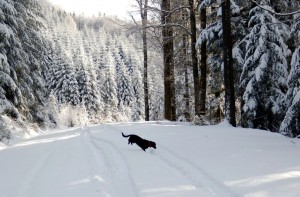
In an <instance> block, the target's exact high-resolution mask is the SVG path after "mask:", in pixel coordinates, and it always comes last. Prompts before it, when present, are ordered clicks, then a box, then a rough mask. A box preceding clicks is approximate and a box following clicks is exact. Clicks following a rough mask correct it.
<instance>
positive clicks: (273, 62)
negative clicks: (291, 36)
mask: <svg viewBox="0 0 300 197" xmlns="http://www.w3.org/2000/svg"><path fill="white" fill-rule="evenodd" d="M264 7H265V8H266V9H268V10H272V8H271V7H270V6H267V5H265V6H264ZM250 16H251V19H250V21H249V27H250V28H251V31H250V33H249V34H248V35H247V45H246V55H245V58H244V59H245V65H244V67H243V72H242V75H241V78H240V81H241V87H242V90H244V96H243V99H244V102H245V103H244V106H243V114H242V118H243V126H246V127H250V128H261V129H267V130H271V131H276V130H278V128H279V125H278V122H280V120H281V119H282V117H283V111H284V94H285V90H286V85H287V84H286V79H287V61H286V57H287V55H288V50H287V46H286V44H285V43H284V39H283V38H282V36H281V32H280V29H279V27H278V26H277V25H276V23H277V22H278V21H277V20H276V18H274V16H273V15H271V14H270V13H269V12H268V11H266V10H263V9H261V8H260V7H254V8H253V9H252V10H251V11H250Z"/></svg>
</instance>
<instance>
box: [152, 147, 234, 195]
mask: <svg viewBox="0 0 300 197" xmlns="http://www.w3.org/2000/svg"><path fill="white" fill-rule="evenodd" d="M159 148H160V151H159V153H154V155H157V156H158V157H159V158H160V159H161V160H162V161H163V162H165V163H166V164H168V165H169V166H171V167H172V168H174V169H175V170H177V171H178V172H179V173H181V174H182V175H183V176H185V177H186V178H188V179H189V180H191V181H192V183H193V184H194V185H195V186H196V188H197V189H199V190H202V192H204V194H206V195H205V196H217V197H228V196H231V197H238V196H239V195H238V194H236V193H234V192H233V191H231V190H230V189H229V188H228V187H226V186H224V185H223V184H221V183H220V182H219V181H217V180H216V179H214V178H213V177H212V176H211V175H209V174H208V173H207V172H205V170H203V169H202V168H200V167H199V166H197V165H196V164H195V163H193V162H192V161H190V160H188V159H186V158H184V157H182V156H180V155H178V154H177V153H175V152H173V151H172V150H170V149H168V148H166V147H164V146H161V145H159Z"/></svg>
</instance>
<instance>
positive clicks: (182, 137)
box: [0, 122, 300, 197]
mask: <svg viewBox="0 0 300 197" xmlns="http://www.w3.org/2000/svg"><path fill="white" fill-rule="evenodd" d="M121 132H124V133H125V134H131V133H134V134H137V135H140V136H141V137H143V138H145V139H149V140H152V141H155V142H156V144H157V149H156V150H154V149H147V150H146V152H144V151H143V150H142V149H140V148H139V147H138V146H136V145H132V146H131V145H128V144H127V140H128V139H127V138H123V137H122V136H121ZM0 196H1V197H101V196H103V197H108V196H110V197H135V196H145V197H150V196H151V197H152V196H153V197H158V196H160V197H165V196H170V197H179V196H181V197H199V196H201V197H206V196H217V197H219V196H220V197H222V196H224V197H231V196H232V197H234V196H257V197H264V196H272V197H276V196H278V197H282V196H289V197H292V196H295V197H296V196H300V141H299V140H298V139H290V138H285V137H283V136H281V135H279V134H275V133H269V132H266V131H259V130H251V129H241V128H232V127H229V126H226V125H218V126H203V127H199V126H191V125H186V124H181V123H170V122H149V123H124V124H103V125H97V126H89V127H84V128H74V129H67V130H60V131H55V132H53V131H52V132H47V133H44V134H41V135H40V136H37V137H34V138H32V139H29V140H25V141H23V142H20V143H17V144H15V145H13V146H11V147H9V148H5V149H2V150H0Z"/></svg>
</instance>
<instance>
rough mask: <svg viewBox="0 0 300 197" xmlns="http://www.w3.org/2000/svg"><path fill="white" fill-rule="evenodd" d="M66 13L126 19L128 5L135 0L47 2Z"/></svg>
mask: <svg viewBox="0 0 300 197" xmlns="http://www.w3.org/2000/svg"><path fill="white" fill-rule="evenodd" d="M48 1H50V2H52V3H53V4H55V5H58V6H60V7H61V8H63V9H64V10H66V11H68V12H75V13H77V14H81V13H84V14H85V15H86V16H92V15H98V13H99V12H101V13H102V14H104V13H105V14H106V15H112V16H114V15H117V16H118V17H119V18H123V17H128V14H127V11H128V10H132V8H131V7H130V5H132V4H134V3H135V0H48Z"/></svg>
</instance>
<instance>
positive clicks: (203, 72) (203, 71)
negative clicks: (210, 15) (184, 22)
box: [200, 0, 207, 115]
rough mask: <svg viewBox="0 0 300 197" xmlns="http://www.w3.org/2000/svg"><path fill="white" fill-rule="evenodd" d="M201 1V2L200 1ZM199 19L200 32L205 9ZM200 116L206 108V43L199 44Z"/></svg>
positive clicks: (204, 26)
mask: <svg viewBox="0 0 300 197" xmlns="http://www.w3.org/2000/svg"><path fill="white" fill-rule="evenodd" d="M202 1H203V0H202ZM200 19H201V30H203V29H205V28H206V8H204V9H201V10H200ZM200 50H201V51H200V55H201V60H200V114H201V115H205V113H206V108H205V103H206V74H207V64H206V59H207V55H206V41H205V42H203V43H202V44H201V48H200Z"/></svg>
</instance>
